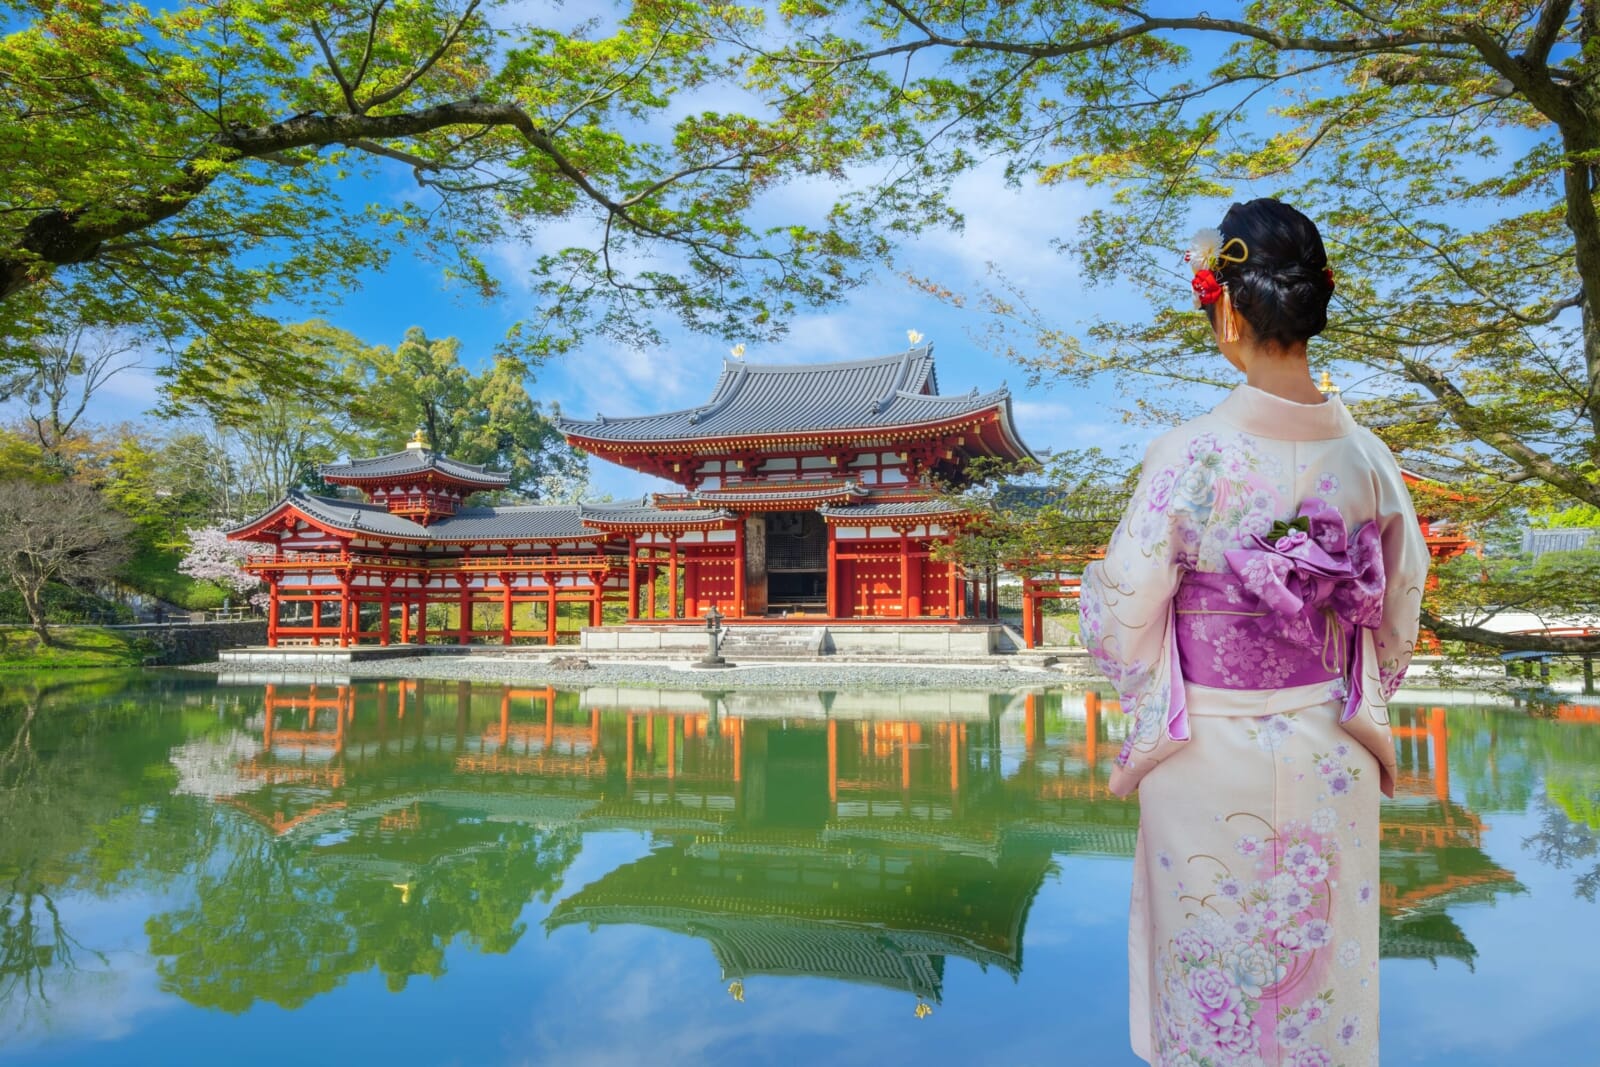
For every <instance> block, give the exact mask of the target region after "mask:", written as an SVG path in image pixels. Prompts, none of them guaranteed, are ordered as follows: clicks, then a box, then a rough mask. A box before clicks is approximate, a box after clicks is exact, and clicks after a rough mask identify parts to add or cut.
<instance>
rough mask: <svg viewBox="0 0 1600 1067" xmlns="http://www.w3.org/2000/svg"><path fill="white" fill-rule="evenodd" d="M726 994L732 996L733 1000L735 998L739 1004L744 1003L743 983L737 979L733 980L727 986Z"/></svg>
mask: <svg viewBox="0 0 1600 1067" xmlns="http://www.w3.org/2000/svg"><path fill="white" fill-rule="evenodd" d="M728 996H730V997H732V998H733V999H734V1000H737V1001H738V1002H739V1003H740V1004H743V1003H744V983H743V982H740V981H738V980H735V981H734V982H733V983H732V984H730V985H729V986H728Z"/></svg>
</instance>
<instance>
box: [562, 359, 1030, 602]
mask: <svg viewBox="0 0 1600 1067" xmlns="http://www.w3.org/2000/svg"><path fill="white" fill-rule="evenodd" d="M558 426H559V428H560V429H561V432H562V433H563V434H565V435H566V437H567V440H568V441H569V442H570V443H571V444H573V445H576V446H577V447H580V448H583V449H585V450H586V451H588V452H590V453H593V454H594V455H597V456H600V457H601V458H603V459H607V460H610V461H611V462H613V463H618V464H621V465H622V466H625V467H630V468H632V469H634V470H637V471H642V472H644V473H647V474H654V475H658V476H660V477H662V478H665V479H667V480H668V481H672V482H676V483H678V484H679V485H681V486H682V487H683V492H680V493H657V494H655V496H654V498H653V499H652V501H651V503H650V504H649V506H646V507H641V508H640V509H638V511H636V512H634V513H631V514H628V515H627V516H626V517H620V516H619V517H617V518H611V517H597V518H596V519H595V520H592V524H593V525H596V526H599V527H600V528H602V529H607V530H611V531H614V532H616V533H618V534H621V535H623V536H625V537H626V539H627V544H628V554H629V559H630V561H631V562H632V563H633V564H634V566H633V568H632V569H631V572H637V571H638V569H639V567H640V566H641V565H642V566H643V567H645V568H651V569H657V570H659V569H660V568H661V567H662V566H663V565H665V566H666V567H667V569H668V573H669V574H675V573H676V571H677V569H678V568H679V567H680V566H681V567H682V569H683V574H684V582H683V600H684V603H683V605H682V609H683V614H686V615H689V616H697V615H703V614H704V613H705V611H706V610H707V609H708V608H709V607H711V606H713V605H715V606H716V608H717V609H718V610H719V611H720V612H722V613H723V614H725V615H729V616H732V617H735V618H740V617H752V616H766V615H789V616H791V617H793V616H795V615H797V614H798V615H803V616H813V615H814V616H819V617H822V618H827V619H889V620H894V621H901V622H903V621H908V620H913V619H944V620H954V619H960V618H964V617H966V615H967V611H966V608H965V605H964V602H963V601H964V597H963V579H962V576H961V575H960V574H959V572H958V570H957V568H955V567H952V566H951V565H950V564H949V563H947V562H944V561H941V560H936V559H934V558H932V555H931V550H932V548H933V546H934V545H935V544H936V543H938V542H941V541H948V540H950V539H951V538H952V537H953V536H954V535H955V532H956V529H957V527H958V526H959V525H960V522H961V518H962V516H961V515H960V514H959V513H958V512H955V511H953V510H952V509H951V507H950V506H949V505H948V504H946V503H944V502H942V501H940V500H939V499H938V493H937V491H936V489H935V487H934V482H935V480H936V479H938V480H942V481H944V482H945V483H947V484H949V483H957V484H959V482H960V481H961V479H962V477H963V474H964V472H965V470H966V468H967V465H968V464H969V463H970V462H971V461H972V460H973V459H975V458H977V457H980V456H986V457H997V458H999V459H1004V460H1013V461H1014V460H1021V459H1027V458H1031V456H1032V453H1030V452H1029V451H1028V448H1027V446H1026V445H1024V444H1023V443H1022V440H1021V438H1020V437H1019V436H1018V434H1017V431H1016V427H1015V425H1014V424H1013V422H1012V417H1011V395H1010V393H1009V392H1008V391H1007V390H1006V389H1005V388H1004V387H1001V388H999V389H996V390H994V391H992V392H988V393H980V392H978V391H977V390H973V391H972V392H971V393H968V394H964V395H961V396H941V395H940V394H939V385H938V378H937V375H936V374H935V371H934V363H933V350H932V347H931V346H925V347H921V348H913V349H910V350H909V351H906V352H902V353H900V354H899V355H895V356H886V357H883V358H879V359H865V360H856V361H852V362H844V363H825V364H810V365H787V364H757V363H747V362H744V361H742V360H732V361H728V362H726V363H725V364H724V365H723V369H722V376H721V378H720V379H719V380H718V382H717V386H716V388H715V389H714V390H713V391H712V394H711V397H710V399H709V400H707V401H706V402H705V403H704V404H702V405H700V406H699V407H695V408H689V409H686V410H683V411H674V412H669V413H667V414H664V415H646V416H639V417H634V418H606V417H605V416H603V415H602V416H597V417H596V418H594V419H592V420H577V419H564V420H562V421H561V422H560V423H558ZM675 586H676V582H675V581H673V580H671V579H670V578H669V580H668V582H667V588H668V590H669V591H671V590H673V589H674V588H675ZM669 595H670V592H669ZM678 608H679V605H677V604H675V603H669V604H667V605H666V609H667V614H669V615H676V614H678ZM655 615H656V612H655V611H652V610H651V609H650V606H649V605H647V606H646V610H645V615H644V617H647V618H648V617H654V616H655Z"/></svg>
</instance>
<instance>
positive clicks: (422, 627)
mask: <svg viewBox="0 0 1600 1067" xmlns="http://www.w3.org/2000/svg"><path fill="white" fill-rule="evenodd" d="M427 643H428V583H427V579H423V583H422V588H420V589H418V590H417V644H419V645H425V644H427Z"/></svg>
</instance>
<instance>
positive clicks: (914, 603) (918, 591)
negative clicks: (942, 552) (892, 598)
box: [906, 541, 927, 619]
mask: <svg viewBox="0 0 1600 1067" xmlns="http://www.w3.org/2000/svg"><path fill="white" fill-rule="evenodd" d="M926 559H927V556H926V555H923V556H922V557H921V558H918V559H912V558H911V542H910V541H907V542H906V579H907V582H908V584H907V586H906V617H907V618H911V619H920V618H921V617H922V578H923V570H924V568H925V566H926V564H925V563H924V560H926Z"/></svg>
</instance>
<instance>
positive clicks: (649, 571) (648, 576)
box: [644, 544, 656, 619]
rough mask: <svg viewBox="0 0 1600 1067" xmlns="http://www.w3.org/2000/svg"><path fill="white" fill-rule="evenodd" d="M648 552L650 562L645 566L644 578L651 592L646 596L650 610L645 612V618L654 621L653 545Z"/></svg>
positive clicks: (654, 564)
mask: <svg viewBox="0 0 1600 1067" xmlns="http://www.w3.org/2000/svg"><path fill="white" fill-rule="evenodd" d="M648 551H649V554H648V556H647V557H646V558H647V559H648V560H649V562H647V563H646V564H645V566H644V577H645V582H646V583H647V584H648V585H649V587H650V592H649V593H648V594H647V595H646V596H645V600H647V601H648V602H649V610H648V611H647V612H645V618H647V619H653V618H655V617H656V550H655V547H654V545H653V544H652V546H651V548H650V549H649V550H648Z"/></svg>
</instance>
